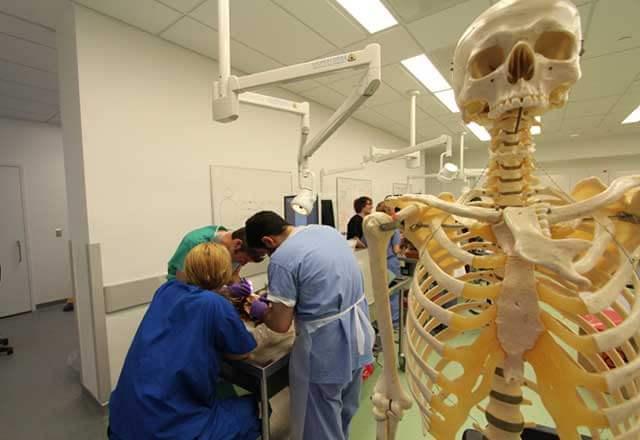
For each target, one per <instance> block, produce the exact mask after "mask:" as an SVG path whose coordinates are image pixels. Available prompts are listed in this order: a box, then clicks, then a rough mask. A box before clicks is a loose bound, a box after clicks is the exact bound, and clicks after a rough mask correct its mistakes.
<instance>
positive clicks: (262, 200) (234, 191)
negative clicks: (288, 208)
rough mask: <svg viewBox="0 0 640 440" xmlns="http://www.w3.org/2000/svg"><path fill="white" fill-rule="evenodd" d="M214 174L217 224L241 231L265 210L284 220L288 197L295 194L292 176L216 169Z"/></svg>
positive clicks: (212, 207) (286, 173) (212, 199)
mask: <svg viewBox="0 0 640 440" xmlns="http://www.w3.org/2000/svg"><path fill="white" fill-rule="evenodd" d="M210 171H211V218H212V219H213V224H216V225H223V226H225V227H227V228H230V229H235V228H240V227H242V226H244V222H245V221H246V220H247V219H248V218H249V217H251V216H252V215H253V214H255V213H256V212H258V211H263V210H267V211H274V212H277V213H278V214H280V215H281V216H283V217H284V196H287V195H291V193H292V191H293V189H292V176H291V173H290V172H288V171H274V170H261V169H255V168H239V167H223V166H216V165H212V166H211V167H210Z"/></svg>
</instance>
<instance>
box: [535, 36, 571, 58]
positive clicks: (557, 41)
mask: <svg viewBox="0 0 640 440" xmlns="http://www.w3.org/2000/svg"><path fill="white" fill-rule="evenodd" d="M575 50H576V44H575V39H574V37H573V35H571V34H568V33H567V32H563V31H547V32H543V33H542V35H540V36H539V37H538V39H537V40H536V44H535V51H536V53H539V54H540V55H542V56H543V57H545V58H547V59H550V60H555V61H566V60H569V59H571V58H572V57H573V54H574V52H575Z"/></svg>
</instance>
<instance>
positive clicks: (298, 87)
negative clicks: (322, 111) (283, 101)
mask: <svg viewBox="0 0 640 440" xmlns="http://www.w3.org/2000/svg"><path fill="white" fill-rule="evenodd" d="M321 85H322V84H320V83H319V82H318V81H315V80H313V79H304V80H302V81H295V82H292V83H289V84H283V85H282V86H281V87H284V88H285V89H287V90H290V91H292V92H293V93H300V92H304V91H305V90H311V89H315V88H317V87H320V86H321Z"/></svg>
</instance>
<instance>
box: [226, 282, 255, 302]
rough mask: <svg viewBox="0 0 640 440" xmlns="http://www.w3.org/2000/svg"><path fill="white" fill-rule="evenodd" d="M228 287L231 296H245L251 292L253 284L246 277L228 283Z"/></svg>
mask: <svg viewBox="0 0 640 440" xmlns="http://www.w3.org/2000/svg"><path fill="white" fill-rule="evenodd" d="M228 289H229V293H230V294H231V296H233V297H235V298H246V297H247V296H249V295H251V294H252V293H253V284H252V283H251V281H249V280H248V279H246V278H243V279H241V280H240V282H239V283H235V284H232V285H230V286H229V287H228Z"/></svg>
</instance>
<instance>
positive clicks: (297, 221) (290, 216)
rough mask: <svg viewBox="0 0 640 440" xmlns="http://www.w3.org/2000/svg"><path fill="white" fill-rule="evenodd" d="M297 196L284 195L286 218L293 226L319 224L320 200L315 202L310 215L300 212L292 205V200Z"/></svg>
mask: <svg viewBox="0 0 640 440" xmlns="http://www.w3.org/2000/svg"><path fill="white" fill-rule="evenodd" d="M294 197H295V196H285V197H284V219H285V221H286V222H287V223H289V224H290V225H293V226H305V225H317V224H318V223H320V222H319V221H318V200H317V199H316V201H315V203H314V204H313V211H311V214H309V215H302V214H298V213H297V212H295V211H294V210H293V208H292V207H291V201H292V200H293V198H294Z"/></svg>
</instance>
